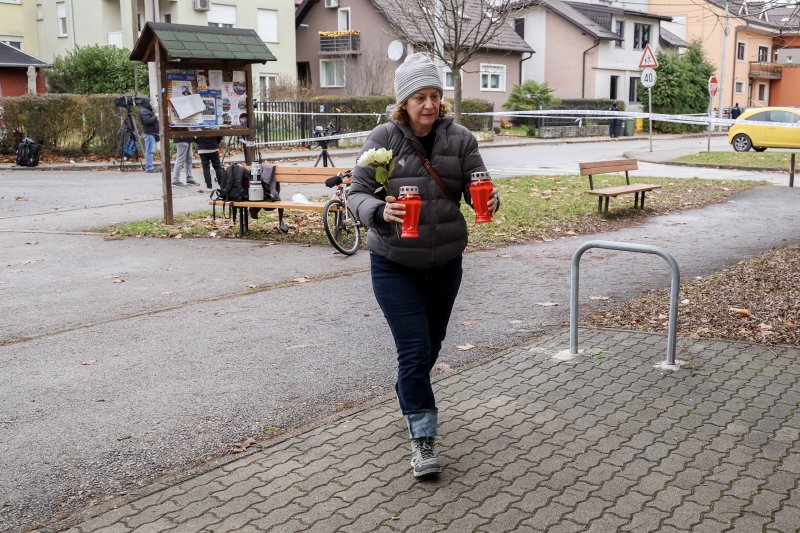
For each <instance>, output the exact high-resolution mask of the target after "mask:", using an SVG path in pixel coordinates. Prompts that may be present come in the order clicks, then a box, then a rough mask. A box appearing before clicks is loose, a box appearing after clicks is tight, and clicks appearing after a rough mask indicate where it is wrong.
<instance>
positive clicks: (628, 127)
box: [624, 118, 633, 137]
mask: <svg viewBox="0 0 800 533" xmlns="http://www.w3.org/2000/svg"><path fill="white" fill-rule="evenodd" d="M624 135H625V137H630V136H632V135H633V119H632V118H629V119H627V120H626V121H625V133H624Z"/></svg>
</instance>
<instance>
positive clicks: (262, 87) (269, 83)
mask: <svg viewBox="0 0 800 533" xmlns="http://www.w3.org/2000/svg"><path fill="white" fill-rule="evenodd" d="M277 83H278V75H277V74H261V75H260V76H259V77H258V89H259V91H260V93H259V94H260V95H261V99H262V100H269V93H270V90H271V89H272V88H273V87H275V85H276V84H277Z"/></svg>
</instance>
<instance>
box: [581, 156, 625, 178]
mask: <svg viewBox="0 0 800 533" xmlns="http://www.w3.org/2000/svg"><path fill="white" fill-rule="evenodd" d="M578 166H579V167H580V170H581V176H588V175H594V174H607V173H609V172H622V171H625V170H638V169H639V165H638V162H637V161H636V159H615V160H612V161H587V162H584V163H578Z"/></svg>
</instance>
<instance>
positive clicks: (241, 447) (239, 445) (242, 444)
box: [231, 437, 256, 453]
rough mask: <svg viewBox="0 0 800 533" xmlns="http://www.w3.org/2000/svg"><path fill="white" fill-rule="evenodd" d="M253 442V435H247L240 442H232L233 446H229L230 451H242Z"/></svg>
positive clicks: (254, 440)
mask: <svg viewBox="0 0 800 533" xmlns="http://www.w3.org/2000/svg"><path fill="white" fill-rule="evenodd" d="M255 443H256V439H254V438H253V437H247V438H246V439H244V440H243V441H242V442H237V443H236V444H234V445H233V447H232V448H231V451H232V452H233V453H242V452H244V451H247V448H249V447H250V446H252V445H253V444H255Z"/></svg>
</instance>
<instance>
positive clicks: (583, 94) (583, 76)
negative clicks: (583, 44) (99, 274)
mask: <svg viewBox="0 0 800 533" xmlns="http://www.w3.org/2000/svg"><path fill="white" fill-rule="evenodd" d="M598 46H600V39H595V40H594V45H593V46H591V47H589V48H587V49H586V50H584V51H583V68H582V69H581V98H586V54H588V53H589V52H591V51H592V50H593V49H595V48H597V47H598Z"/></svg>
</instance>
